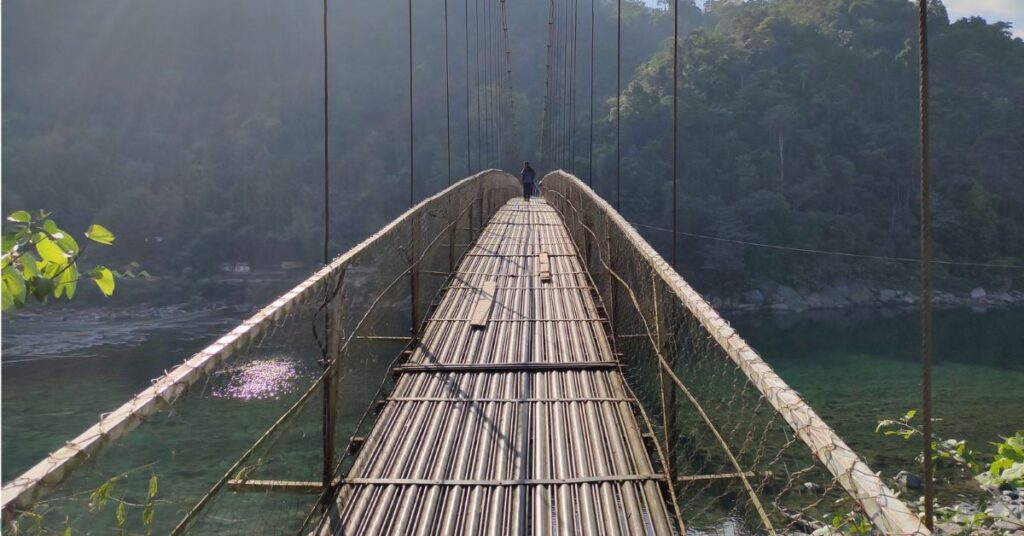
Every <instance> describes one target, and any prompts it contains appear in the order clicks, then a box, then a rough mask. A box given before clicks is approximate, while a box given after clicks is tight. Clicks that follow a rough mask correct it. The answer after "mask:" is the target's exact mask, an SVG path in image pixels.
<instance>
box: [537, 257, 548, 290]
mask: <svg viewBox="0 0 1024 536" xmlns="http://www.w3.org/2000/svg"><path fill="white" fill-rule="evenodd" d="M537 275H538V276H540V280H541V282H542V283H550V282H551V260H550V259H549V258H548V252H547V251H541V252H540V259H539V260H538V261H537Z"/></svg>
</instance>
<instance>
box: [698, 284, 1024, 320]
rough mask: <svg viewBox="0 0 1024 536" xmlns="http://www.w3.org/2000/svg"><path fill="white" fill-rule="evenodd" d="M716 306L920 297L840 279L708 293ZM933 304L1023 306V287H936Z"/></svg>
mask: <svg viewBox="0 0 1024 536" xmlns="http://www.w3.org/2000/svg"><path fill="white" fill-rule="evenodd" d="M706 297H707V299H708V301H710V302H711V304H712V305H713V306H715V308H716V309H719V310H722V311H734V312H753V311H766V310H767V311H778V312H793V313H800V312H804V311H811V310H821V309H847V308H859V307H887V308H899V307H911V306H915V305H917V304H918V303H919V301H920V293H919V291H917V290H906V289H895V288H875V287H869V286H865V285H859V284H847V283H838V284H835V285H830V286H828V287H825V288H822V289H800V288H794V287H790V286H787V285H778V284H772V283H768V284H764V285H761V286H760V287H759V288H754V289H750V290H746V291H737V292H731V293H723V294H716V293H714V292H709V293H707V294H706ZM932 305H933V306H934V307H936V308H944V309H949V308H971V309H981V310H984V309H989V308H1000V307H1020V306H1024V290H1001V291H992V290H988V289H986V288H984V287H974V288H971V289H970V290H964V291H947V290H935V291H933V293H932Z"/></svg>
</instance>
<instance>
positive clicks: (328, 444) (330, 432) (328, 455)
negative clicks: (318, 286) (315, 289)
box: [313, 0, 336, 506]
mask: <svg viewBox="0 0 1024 536" xmlns="http://www.w3.org/2000/svg"><path fill="white" fill-rule="evenodd" d="M323 47H324V265H325V266H326V265H327V264H328V263H329V262H330V251H329V244H330V237H331V209H330V207H331V201H330V199H331V196H330V194H331V183H330V180H329V177H330V147H331V144H330V137H329V136H330V129H329V124H330V122H329V121H330V119H329V117H330V116H329V112H328V110H329V109H330V108H329V107H328V104H329V100H328V94H329V93H328V87H329V81H328V78H327V76H328V73H329V70H328V63H327V59H328V55H327V52H328V47H327V0H323ZM330 298H331V296H330V295H328V296H327V297H326V298H325V299H326V300H330ZM330 325H331V319H330V312H328V314H327V315H325V316H324V336H325V338H326V339H327V340H328V341H330V338H331V336H332V334H331V333H330ZM313 331H314V333H315V332H316V324H315V319H314V325H313ZM327 348H330V342H328V343H327V344H326V345H324V346H322V347H321V351H322V352H323V354H322V365H323V367H324V368H325V369H329V368H330V367H331V362H330V361H329V353H328V352H329V350H327ZM334 381H336V380H335V379H334V376H333V375H331V374H328V375H327V376H326V377H325V378H324V387H323V400H322V405H321V426H320V429H321V435H322V444H321V447H322V461H323V466H322V468H321V477H322V478H321V482H322V485H323V488H324V490H326V489H328V486H330V485H331V481H332V480H333V477H334V422H335V420H334V406H335V404H334V397H333V393H334V390H333V389H331V388H330V386H331V385H333V382H334ZM324 495H327V494H326V493H324ZM325 506H326V505H325Z"/></svg>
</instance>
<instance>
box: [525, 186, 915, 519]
mask: <svg viewBox="0 0 1024 536" xmlns="http://www.w3.org/2000/svg"><path fill="white" fill-rule="evenodd" d="M543 185H544V192H543V193H544V195H545V197H546V198H547V200H548V202H549V203H551V204H552V205H553V206H554V207H555V208H556V210H558V212H559V213H560V214H561V216H562V218H563V220H564V222H565V225H566V227H567V228H568V230H569V233H570V236H571V237H572V239H573V241H574V242H575V244H576V246H577V248H578V250H579V252H580V255H581V256H582V257H583V262H584V264H585V265H586V266H587V268H588V270H589V272H590V274H591V277H592V279H593V281H594V286H595V287H596V288H597V290H598V292H599V294H600V296H601V299H602V301H603V302H604V305H605V309H606V310H607V314H608V316H609V318H610V320H611V322H612V332H613V333H614V336H615V344H616V348H617V351H618V352H619V353H620V355H621V356H622V359H623V360H624V361H625V363H624V364H625V367H624V370H625V371H626V376H627V380H628V382H629V384H630V387H631V389H632V390H633V391H634V392H635V394H636V397H637V398H638V400H639V401H640V402H641V404H642V405H643V407H644V408H645V410H646V412H647V414H648V415H649V416H650V419H651V421H652V422H653V425H654V430H655V435H656V436H657V437H656V438H655V441H656V442H657V444H658V446H659V447H660V450H661V451H662V452H664V453H666V454H665V464H666V466H667V467H666V469H667V471H668V473H669V475H670V480H671V482H672V484H673V488H674V494H675V497H676V500H677V506H678V508H679V511H680V512H681V515H682V519H683V520H684V523H685V524H686V527H685V529H686V530H687V531H690V532H692V531H697V532H711V533H737V532H739V533H769V534H775V533H778V532H786V533H792V532H808V533H809V532H813V531H816V530H821V531H824V532H832V531H835V532H839V531H843V530H845V529H851V530H869V529H873V530H874V531H876V532H879V533H883V534H929V531H928V529H927V528H926V527H925V526H924V525H923V524H922V523H921V522H920V520H919V518H918V516H917V515H916V514H915V513H913V512H911V511H910V510H909V509H908V508H907V506H906V505H905V504H904V503H903V502H902V501H901V500H900V499H899V498H898V497H897V495H896V494H895V493H894V492H893V491H892V490H890V489H888V488H887V487H886V486H885V485H884V484H883V483H882V481H881V479H880V478H879V477H878V476H877V475H876V474H875V473H874V472H873V471H871V469H870V468H869V467H868V466H867V465H866V464H865V463H864V462H863V461H862V460H861V459H860V458H859V457H858V456H857V454H856V453H854V452H853V451H852V450H851V449H850V448H849V446H847V445H846V443H845V442H843V440H842V439H840V438H839V437H838V436H837V435H836V434H835V432H833V431H832V429H831V428H830V427H829V426H828V425H827V424H826V423H825V422H824V421H822V420H821V418H819V417H818V415H817V414H816V413H815V412H814V411H813V410H812V409H811V408H810V407H809V406H808V405H807V404H806V403H805V402H804V401H803V399H802V398H801V397H800V395H799V394H798V393H796V392H795V391H794V390H793V389H791V388H790V387H789V386H788V385H787V384H786V383H785V382H784V381H783V380H782V379H781V378H780V377H779V376H778V375H777V374H775V372H774V371H773V370H772V369H771V367H769V366H768V365H767V364H766V363H765V362H764V361H763V360H762V359H761V358H760V356H758V354H757V353H756V352H755V351H754V350H753V349H752V348H750V346H748V345H747V344H746V342H745V341H743V339H742V338H741V337H740V336H739V335H738V334H737V333H736V332H735V330H733V329H732V328H731V327H730V326H729V324H728V323H727V322H726V321H725V320H723V319H722V318H721V317H720V316H719V315H718V314H717V313H716V312H715V311H714V309H713V308H712V307H711V306H710V305H709V304H708V303H707V302H706V301H705V300H704V299H703V298H701V296H700V295H699V294H698V293H697V292H696V291H694V290H693V289H692V288H691V287H690V286H689V285H688V284H687V283H686V281H684V280H683V279H682V278H681V277H680V276H679V275H678V274H677V273H676V272H675V271H674V270H673V269H672V268H671V267H670V266H669V265H668V264H667V263H666V262H665V261H664V259H662V258H661V257H660V256H659V255H658V254H657V252H656V251H655V250H654V249H653V248H652V247H651V246H650V245H649V244H648V243H647V242H646V241H645V240H644V239H643V238H642V237H641V236H640V235H639V233H637V232H636V231H635V230H634V229H633V227H632V226H631V225H629V224H628V222H626V220H625V219H623V218H622V216H621V215H619V214H618V213H617V212H616V211H615V210H614V209H613V208H612V207H611V206H610V205H608V203H607V202H605V201H604V200H603V199H601V198H600V197H598V196H597V195H596V194H595V193H594V192H593V191H592V190H591V189H590V188H589V187H587V186H586V185H585V184H584V183H582V182H581V181H580V180H579V179H577V178H576V177H573V176H571V175H568V174H566V173H563V172H555V173H551V174H549V175H547V176H546V177H545V178H544V180H543Z"/></svg>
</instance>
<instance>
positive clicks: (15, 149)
mask: <svg viewBox="0 0 1024 536" xmlns="http://www.w3.org/2000/svg"><path fill="white" fill-rule="evenodd" d="M596 2H597V3H596V6H595V13H596V31H595V35H596V51H595V58H596V59H595V63H596V64H597V68H596V70H595V71H596V72H595V73H594V78H595V101H596V105H595V116H596V118H595V122H596V125H595V140H594V142H595V158H596V162H595V163H596V168H595V169H594V170H593V172H591V170H589V169H588V168H587V164H588V161H589V159H588V155H587V154H586V151H585V149H584V150H580V149H579V148H581V147H582V148H585V147H587V146H588V142H589V140H588V139H587V133H588V129H587V128H586V127H587V125H589V122H590V116H589V114H588V104H587V98H588V89H589V88H588V87H587V85H588V83H589V76H590V73H589V48H588V47H589V42H588V41H589V14H590V13H589V9H590V3H589V2H586V1H585V0H578V2H577V4H578V9H579V25H580V26H579V34H580V40H579V42H578V45H577V46H578V54H579V71H578V72H577V88H578V90H579V91H578V94H577V98H576V104H577V118H578V121H579V127H578V128H577V146H578V150H577V156H578V159H577V162H576V171H577V172H578V173H579V174H580V175H581V176H586V177H591V176H592V177H593V179H594V183H595V186H596V187H597V188H598V190H599V191H600V192H601V193H602V194H604V195H606V196H609V195H611V192H612V191H613V189H612V188H613V184H614V179H615V176H614V173H615V167H614V161H613V160H612V157H613V156H614V145H613V143H614V137H613V135H614V109H613V105H614V99H613V98H614V91H615V63H614V61H615V44H616V43H615V2H614V1H611V0H596ZM414 4H415V12H414V40H415V46H414V50H415V70H414V72H415V76H414V87H415V89H414V95H413V96H414V102H415V107H416V130H415V137H416V140H417V145H416V153H415V155H416V156H415V158H416V197H418V198H420V197H424V196H426V195H429V194H431V193H433V192H435V191H437V190H438V189H440V188H441V187H443V185H444V184H445V183H446V181H447V180H448V170H447V164H446V160H445V155H446V148H445V84H444V63H443V61H444V56H443V33H442V28H443V26H442V24H443V22H444V21H443V18H442V10H441V8H442V6H443V3H442V2H441V1H440V0H437V1H434V2H414ZM623 4H624V15H623V21H624V22H623V46H622V52H623V67H622V72H623V79H624V80H623V82H624V84H623V85H624V95H623V116H622V157H623V160H622V177H621V180H622V190H623V197H622V207H623V212H624V213H625V214H626V216H627V218H629V219H630V220H633V221H636V222H638V223H642V224H647V225H654V226H666V225H667V224H668V223H669V221H670V220H669V214H670V212H671V205H670V203H671V201H670V200H671V197H670V195H669V192H670V179H671V171H670V155H671V152H670V145H669V144H670V137H669V135H670V133H671V123H670V118H671V116H670V113H669V110H670V108H669V107H670V104H671V101H670V95H671V91H670V90H671V70H670V67H671V63H670V61H671V55H670V52H671V49H670V42H669V40H668V39H669V37H670V36H671V18H670V17H669V16H668V15H667V14H666V13H665V11H664V9H663V8H664V5H662V6H661V8H651V7H647V6H645V5H644V4H642V3H638V2H633V1H631V0H626V1H625V2H623ZM680 4H681V5H680V12H681V14H682V15H681V21H682V29H683V33H684V35H685V38H684V39H683V40H682V43H681V49H680V61H681V63H680V68H681V86H680V124H679V128H680V142H679V147H680V156H681V160H680V162H681V190H680V199H681V201H680V214H681V215H682V219H681V228H682V230H683V231H685V232H687V233H696V234H701V235H710V236H715V237H722V238H728V239H738V240H743V241H751V242H765V243H773V244H784V245H791V246H798V247H802V248H811V249H827V250H840V251H848V252H855V253H864V254H872V255H886V256H899V257H913V256H916V236H917V226H916V218H917V215H916V213H915V209H914V207H915V200H916V198H915V196H916V180H917V162H916V156H915V155H916V143H917V142H916V140H917V134H916V110H917V86H916V61H917V52H916V45H915V42H914V40H913V36H914V35H915V33H914V32H915V20H914V13H913V7H912V4H911V3H910V2H908V1H906V0H827V1H824V0H771V1H769V0H760V1H751V2H736V1H728V0H717V1H712V2H709V3H708V4H707V5H706V6H703V10H702V9H698V8H697V7H696V6H695V5H694V4H693V1H692V0H684V1H682V2H680ZM330 5H331V16H330V28H331V39H330V48H331V62H330V65H331V79H330V82H331V108H330V118H331V154H332V158H331V169H332V173H331V186H332V199H331V201H332V207H333V212H334V217H333V222H334V229H333V230H332V237H334V238H335V242H334V244H333V245H332V250H333V251H335V252H340V251H342V250H343V249H344V248H346V247H348V246H349V245H351V244H353V243H355V242H357V241H359V240H360V239H362V238H363V237H364V236H366V235H367V234H368V233H370V232H372V230H373V229H375V228H376V227H378V226H380V225H381V224H383V223H385V222H386V221H388V220H389V219H391V218H392V217H393V216H394V215H396V214H398V213H399V212H400V211H402V210H403V209H404V208H405V206H406V204H407V191H408V189H407V188H408V187H407V184H408V174H409V166H408V157H407V155H408V145H407V143H408V141H407V140H408V131H407V128H408V123H407V121H408V116H407V114H408V110H407V99H408V94H407V91H408V81H407V79H406V75H407V65H406V61H407V56H406V54H407V48H406V47H407V44H406V41H405V39H406V32H407V31H408V29H407V26H406V18H405V17H406V14H405V3H404V2H381V1H370V0H359V1H351V2H337V3H332V4H330ZM507 5H508V9H509V18H510V21H509V26H510V34H509V36H510V41H511V48H512V63H513V65H512V69H513V87H514V90H515V101H516V104H515V107H516V110H517V121H516V125H515V129H514V130H511V131H510V132H511V133H512V134H513V135H514V136H515V140H516V142H515V146H516V147H517V148H518V150H517V152H518V153H520V154H507V155H506V159H505V161H503V162H502V165H503V166H505V167H509V168H510V167H513V166H514V165H515V164H516V162H518V161H519V160H522V159H533V160H536V159H538V158H539V157H540V155H539V154H538V145H539V137H540V131H541V124H542V123H541V122H542V113H541V109H542V103H543V95H544V52H545V44H546V42H547V30H548V28H547V14H548V1H547V0H522V1H518V0H517V1H516V2H507ZM449 6H450V14H449V24H450V47H451V50H450V55H449V57H450V63H451V103H452V117H451V120H452V125H453V132H452V140H453V147H452V151H453V159H454V161H453V171H452V175H453V177H454V178H455V179H458V178H461V177H463V176H464V175H465V174H466V169H467V162H466V155H467V148H466V120H467V117H466V100H467V91H466V90H467V88H466V74H467V73H466V64H465V50H464V47H465V46H466V45H465V40H466V37H467V36H466V34H465V19H466V16H467V13H466V12H465V9H466V8H467V7H468V9H469V12H468V18H469V33H470V35H469V38H470V51H469V52H470V65H469V70H470V72H469V82H470V87H469V88H468V89H469V92H468V96H469V99H470V106H471V110H470V111H469V116H470V117H469V118H470V133H471V137H473V138H474V139H473V140H472V141H471V144H470V148H469V153H470V155H471V157H470V160H471V162H470V165H469V166H468V167H471V168H475V167H476V166H477V161H478V157H477V154H478V151H479V148H478V147H477V141H476V139H475V132H476V108H477V102H476V95H477V93H476V89H477V88H476V79H475V75H476V71H475V69H476V64H475V52H476V50H475V37H476V34H475V30H474V27H473V26H474V23H475V20H476V18H477V17H478V16H479V18H480V20H481V25H482V28H481V38H482V39H483V38H486V31H487V27H485V26H483V25H485V24H486V22H485V21H486V18H485V12H484V11H483V8H482V7H481V8H480V9H481V11H480V12H479V15H478V13H477V11H476V9H477V7H478V6H483V2H480V1H479V0H471V1H467V2H458V1H456V0H452V1H450V2H449ZM4 9H5V13H4V15H5V16H4V18H3V46H4V49H5V51H6V52H7V53H6V54H5V61H4V64H3V78H4V82H5V88H4V94H3V147H2V149H3V189H4V197H3V209H4V210H5V211H7V212H9V211H11V210H14V209H20V208H27V209H35V208H46V209H48V210H52V211H54V214H55V217H58V218H59V219H60V220H61V221H62V222H66V223H64V224H65V225H66V226H67V227H69V228H79V227H83V226H84V225H87V224H88V223H92V222H101V223H103V224H104V225H106V226H107V227H109V228H111V229H112V230H113V231H114V232H116V233H117V235H118V240H119V242H118V246H117V247H116V248H113V249H112V250H111V252H110V253H109V254H110V255H112V256H114V258H112V259H104V260H105V261H109V263H110V264H113V265H115V266H116V265H117V263H118V262H127V261H129V260H137V261H140V262H142V263H143V264H144V265H145V266H146V268H147V269H148V270H149V271H150V272H151V273H154V274H160V275H174V274H178V273H181V272H182V271H183V270H186V269H187V270H189V271H190V272H191V273H197V274H205V273H213V272H215V271H216V269H217V267H218V266H219V265H220V264H221V263H222V262H239V261H240V262H249V263H251V264H252V265H253V266H254V267H255V268H277V267H279V266H280V263H281V262H282V261H300V262H304V263H307V264H309V265H312V264H314V263H316V262H317V261H318V258H319V243H320V240H321V239H322V235H321V227H320V226H321V224H322V223H321V221H322V220H321V213H320V210H321V208H320V207H321V205H322V199H321V195H322V188H323V187H322V182H321V181H322V177H321V169H322V161H321V156H322V150H323V146H322V143H323V139H322V114H323V109H322V94H321V90H322V78H321V77H322V71H321V66H322V61H323V58H322V55H321V48H320V47H321V45H320V38H321V36H320V18H319V17H320V9H321V3H320V2H319V1H316V2H279V1H275V0H219V1H217V2H209V1H206V0H178V1H175V2H165V1H162V0H82V1H77V2H71V3H68V2H65V1H61V0H16V1H11V2H6V3H5V5H4ZM933 19H934V20H933V26H932V34H933V37H932V39H933V41H932V46H933V52H932V55H933V65H932V75H933V90H932V91H933V99H934V101H933V114H934V115H933V134H934V136H933V154H934V163H933V166H934V167H933V173H934V184H935V188H936V199H935V204H936V209H935V210H936V214H935V226H936V229H935V234H936V242H937V245H936V256H937V257H938V258H940V259H951V260H969V261H975V262H1012V263H1018V264H1020V263H1024V216H1022V214H1024V159H1022V158H1021V156H1022V155H1024V127H1022V125H1024V103H1022V95H1024V42H1022V41H1021V40H1020V39H1012V38H1011V37H1010V36H1009V33H1008V31H1007V27H1006V26H1005V25H1002V24H998V23H986V22H985V21H983V20H980V19H970V20H961V21H956V22H950V21H948V20H947V16H946V14H945V11H944V9H942V8H941V6H937V8H936V9H935V13H934V16H933ZM491 20H492V22H491V24H492V26H493V24H494V23H493V20H494V19H491ZM481 95H483V96H484V97H485V98H486V97H487V95H488V88H487V87H483V88H482V90H481ZM484 128H486V125H484ZM642 230H643V232H644V233H645V234H647V235H649V236H650V237H651V239H652V241H653V242H654V243H655V244H656V245H657V246H658V247H659V248H661V249H663V251H667V249H668V245H667V242H666V241H665V233H663V232H661V231H654V230H649V229H646V228H645V229H642ZM680 248H681V251H682V255H681V257H682V259H683V261H682V269H683V271H684V274H685V275H686V276H687V277H689V278H691V279H693V280H694V281H696V282H697V283H698V284H699V286H701V287H702V289H704V290H708V289H712V290H714V289H719V288H722V289H726V288H732V289H745V288H751V287H753V286H756V285H758V284H759V282H761V281H772V282H780V283H790V284H794V283H795V282H797V281H799V282H801V283H802V284H804V285H809V286H815V285H827V284H830V283H832V282H833V280H835V279H842V278H847V279H853V278H860V279H862V280H864V281H867V282H869V283H872V284H874V283H876V282H877V283H881V282H889V281H905V282H906V284H907V286H912V285H913V284H914V282H913V279H912V273H913V269H914V267H913V265H908V264H906V263H902V264H901V263H882V262H877V261H864V260H858V259H849V258H838V257H830V256H820V255H807V254H796V253H789V252H784V251H779V250H770V249H764V248H757V247H751V246H740V245H736V244H733V243H728V242H720V241H713V240H709V239H706V238H687V239H685V240H682V241H681V242H680ZM943 270H944V272H946V273H947V275H948V276H952V278H949V277H947V279H946V281H950V282H953V283H956V282H958V281H968V280H970V281H974V280H979V281H980V280H984V281H986V282H990V283H992V284H1001V285H1004V286H1006V285H1010V284H1012V283H1014V282H1013V280H1012V277H1011V275H1012V274H1014V272H1009V271H1004V270H992V269H967V268H957V269H950V268H943ZM1016 277H1017V279H1016V284H1017V285H1018V286H1019V285H1020V283H1021V280H1020V276H1019V275H1017V276H1016Z"/></svg>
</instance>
